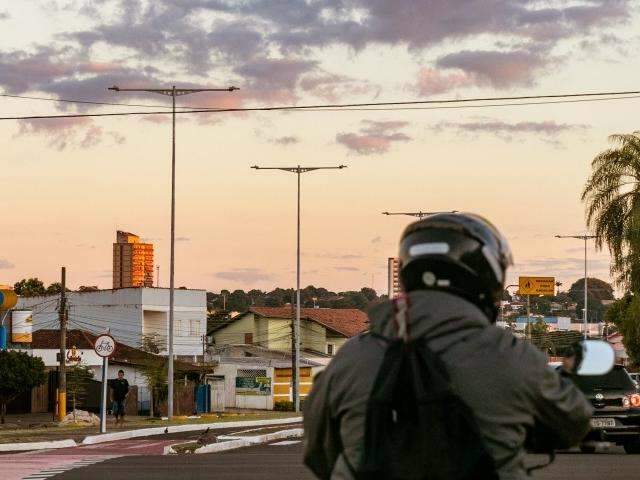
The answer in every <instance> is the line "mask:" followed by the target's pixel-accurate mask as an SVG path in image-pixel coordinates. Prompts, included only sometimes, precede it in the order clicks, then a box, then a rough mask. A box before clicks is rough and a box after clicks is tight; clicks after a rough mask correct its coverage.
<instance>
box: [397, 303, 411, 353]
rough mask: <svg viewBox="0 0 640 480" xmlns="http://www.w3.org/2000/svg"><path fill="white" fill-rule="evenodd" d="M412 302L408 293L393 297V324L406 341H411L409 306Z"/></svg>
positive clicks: (399, 336)
mask: <svg viewBox="0 0 640 480" xmlns="http://www.w3.org/2000/svg"><path fill="white" fill-rule="evenodd" d="M410 306H411V302H410V299H409V296H408V295H406V294H402V295H399V296H398V297H396V298H394V299H393V310H394V316H393V326H394V328H395V331H396V334H397V336H398V338H400V339H402V340H403V341H404V342H405V343H407V342H408V341H409V307H410Z"/></svg>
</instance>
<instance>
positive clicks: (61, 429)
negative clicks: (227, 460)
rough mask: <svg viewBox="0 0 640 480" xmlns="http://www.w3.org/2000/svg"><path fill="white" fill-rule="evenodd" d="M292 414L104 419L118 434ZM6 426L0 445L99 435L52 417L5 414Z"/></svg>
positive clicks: (94, 429) (92, 428) (93, 428)
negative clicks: (120, 420) (144, 429)
mask: <svg viewBox="0 0 640 480" xmlns="http://www.w3.org/2000/svg"><path fill="white" fill-rule="evenodd" d="M295 416H296V414H295V413H292V412H271V411H262V412H251V413H246V412H242V413H239V412H233V413H231V412H226V413H223V414H203V415H202V416H201V417H200V418H192V419H191V418H187V417H174V419H173V420H172V421H171V422H168V421H166V420H160V419H150V418H149V417H128V418H127V420H126V421H125V423H124V425H118V426H117V427H116V426H115V423H114V420H113V418H107V431H108V432H111V433H113V432H118V431H125V430H137V429H141V428H149V427H165V426H171V425H197V424H200V423H212V422H237V421H245V420H272V419H278V418H290V417H295ZM6 422H7V423H6V424H5V425H2V426H0V443H26V442H42V441H54V440H66V439H72V440H75V441H76V442H81V441H82V440H83V439H84V438H85V437H86V436H88V435H96V434H98V433H99V427H96V426H75V425H65V426H58V424H57V423H56V422H53V421H52V420H51V414H50V413H48V414H29V415H7V419H6Z"/></svg>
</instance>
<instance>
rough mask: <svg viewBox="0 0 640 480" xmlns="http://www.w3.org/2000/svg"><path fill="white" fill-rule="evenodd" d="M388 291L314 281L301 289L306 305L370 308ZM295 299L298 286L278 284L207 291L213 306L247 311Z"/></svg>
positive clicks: (308, 306)
mask: <svg viewBox="0 0 640 480" xmlns="http://www.w3.org/2000/svg"><path fill="white" fill-rule="evenodd" d="M386 298H387V297H386V295H381V296H378V294H377V292H376V291H375V290H374V289H372V288H369V287H363V288H361V289H360V290H359V291H346V292H331V291H329V290H327V289H326V288H316V287H314V286H313V285H309V286H308V287H306V288H304V289H302V290H301V291H300V302H301V304H302V306H303V307H305V308H311V307H314V306H317V307H323V308H359V309H363V310H364V309H367V308H369V307H371V306H372V305H373V304H375V303H377V302H380V301H382V300H384V299H386ZM292 302H293V303H295V290H294V289H293V288H287V289H284V288H275V289H274V290H272V291H270V292H265V291H262V290H256V289H254V290H249V291H248V292H245V291H244V290H234V291H233V292H230V291H229V290H222V291H221V292H220V293H219V294H218V293H213V292H207V305H208V307H209V309H211V310H222V309H225V308H226V310H227V311H239V312H243V311H246V310H247V309H248V308H249V307H251V306H257V307H282V306H284V305H287V304H291V303H292Z"/></svg>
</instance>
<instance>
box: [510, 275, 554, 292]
mask: <svg viewBox="0 0 640 480" xmlns="http://www.w3.org/2000/svg"><path fill="white" fill-rule="evenodd" d="M518 286H519V289H518V294H519V295H551V296H553V295H555V286H556V279H555V277H520V279H519V282H518Z"/></svg>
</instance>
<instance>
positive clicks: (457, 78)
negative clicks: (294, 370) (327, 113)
mask: <svg viewBox="0 0 640 480" xmlns="http://www.w3.org/2000/svg"><path fill="white" fill-rule="evenodd" d="M52 3H53V2H48V4H47V5H48V8H49V9H54V10H68V11H70V12H72V13H75V14H77V15H84V16H85V17H86V19H88V20H89V23H88V24H90V25H91V27H89V28H85V29H84V30H80V31H75V32H69V33H65V34H58V35H55V36H54V37H52V38H51V40H50V41H49V42H48V43H47V44H46V45H37V44H36V45H31V46H30V47H29V49H28V50H13V51H0V87H2V88H3V89H4V90H5V91H6V92H7V93H12V94H19V93H24V92H31V91H33V92H45V93H48V94H51V95H56V96H59V97H74V98H83V99H91V100H98V101H100V100H107V99H108V100H110V101H113V100H114V99H116V97H117V98H118V101H123V100H125V98H126V100H128V101H133V100H137V99H142V98H144V99H145V100H146V102H148V103H153V102H152V101H151V100H149V95H148V94H127V95H126V96H125V94H121V95H116V94H114V93H113V92H107V91H106V90H105V88H106V87H107V86H109V85H113V84H120V85H125V86H129V87H136V86H148V85H168V84H169V85H170V80H172V79H174V78H176V72H181V73H183V74H184V75H180V77H182V78H183V79H189V78H190V79H191V80H192V81H193V84H195V83H198V84H200V85H201V86H202V84H203V83H204V84H211V86H216V84H217V85H219V84H220V83H221V80H220V79H221V76H222V75H224V76H226V77H228V78H229V79H230V80H233V83H237V85H238V86H240V87H242V90H241V91H240V92H235V93H234V94H211V95H210V96H207V95H205V94H203V95H199V96H198V101H195V102H196V103H199V102H201V101H202V102H203V103H204V101H209V102H210V104H211V105H219V106H229V105H234V106H238V105H242V104H244V103H246V102H258V103H275V102H296V101H298V99H299V98H300V96H301V95H312V96H316V97H318V98H322V99H325V100H328V101H334V100H337V99H339V98H342V97H345V96H353V95H368V94H371V93H372V92H375V91H376V89H377V86H375V85H373V84H371V83H370V82H369V81H366V80H358V79H353V78H349V77H347V76H345V75H344V74H342V73H337V72H329V71H326V70H325V69H324V68H322V64H321V62H320V59H321V58H323V56H326V53H327V52H328V51H329V48H331V47H333V46H338V47H348V49H349V50H350V51H351V52H352V53H354V54H357V53H358V52H359V51H361V50H363V49H365V48H380V47H399V48H405V49H408V50H410V51H411V52H412V53H414V54H422V53H424V52H429V51H436V50H435V49H436V48H437V49H438V50H437V51H444V52H445V53H443V54H442V55H441V56H440V58H437V59H436V60H435V62H434V64H433V65H432V66H431V67H426V68H424V69H422V70H421V71H420V73H419V76H418V78H417V80H416V82H417V83H416V86H417V89H418V91H420V92H421V93H422V94H427V95H429V94H436V93H438V92H440V93H442V92H444V91H446V90H447V89H448V88H463V87H467V86H471V85H476V84H477V85H489V86H493V87H496V88H509V87H512V86H516V85H529V84H532V83H534V82H535V81H536V79H537V78H538V77H539V76H540V75H541V74H543V73H545V72H546V71H548V69H549V67H550V66H551V65H555V64H556V62H558V59H557V55H556V54H555V53H554V49H555V48H556V46H558V45H560V44H561V42H565V43H566V42H568V41H574V43H572V44H571V45H570V46H572V48H573V49H574V50H575V49H579V48H580V41H581V40H585V39H587V40H589V39H593V38H597V37H598V36H602V35H607V34H610V32H611V31H613V29H614V28H618V27H619V26H621V25H624V24H625V23H626V22H627V21H628V20H629V19H630V18H631V12H632V2H631V1H630V0H582V1H577V2H561V1H552V2H540V1H539V0H491V1H487V0H469V1H465V2H462V1H451V0H424V1H423V2H416V1H415V0H395V1H394V2H389V1H388V0H349V1H345V0H317V1H313V2H310V1H308V0H279V1H271V0H252V1H245V2H231V1H226V0H193V1H185V0H157V1H153V2H144V1H140V0H129V1H124V0H101V1H100V2H96V1H95V0H77V1H74V2H67V3H66V4H65V5H59V6H52V5H51V4H52ZM2 16H3V17H5V18H6V14H2ZM476 39H480V40H482V45H486V46H485V47H483V49H482V50H480V49H478V50H462V51H455V50H454V49H455V45H456V43H458V42H465V43H466V44H472V43H471V42H475V40H476ZM479 43H480V42H479ZM323 49H324V50H323ZM99 52H109V55H110V58H113V60H112V61H110V62H104V61H100V60H101V59H99V58H97V56H98V54H99ZM573 54H574V51H573V50H572V55H573ZM191 84H192V83H190V82H181V86H182V85H184V86H190V85H191ZM224 84H226V81H225V82H224ZM223 86H226V85H223ZM378 93H379V92H378ZM189 100H191V99H189ZM189 100H187V103H188V102H189ZM160 101H161V100H160V98H156V100H155V103H159V102H160ZM57 108H59V109H72V108H78V109H80V110H88V109H91V108H93V107H90V106H87V105H85V106H77V107H72V106H70V105H68V104H67V105H58V106H57ZM197 118H198V119H199V121H203V122H204V121H207V122H211V121H215V120H217V119H219V118H221V116H219V115H215V114H206V115H199V116H198V117H197ZM344 135H346V136H345V137H342V140H343V142H344V143H346V144H350V145H354V146H355V148H352V149H353V150H354V151H356V152H358V151H360V152H370V151H373V152H378V151H380V150H382V151H386V148H387V147H386V146H385V142H384V141H383V142H382V146H380V145H379V144H378V145H377V146H376V145H371V143H372V142H373V143H375V141H373V140H370V141H369V143H368V144H367V140H366V139H359V138H358V137H357V135H358V134H348V133H347V134H344ZM354 135H356V136H355V137H354ZM396 135H398V138H396V140H397V141H403V140H405V139H404V138H402V134H396ZM390 141H394V140H393V139H390ZM91 142H92V140H91V136H90V137H89V139H87V142H86V143H87V144H91ZM363 143H364V145H362V144H363Z"/></svg>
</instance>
